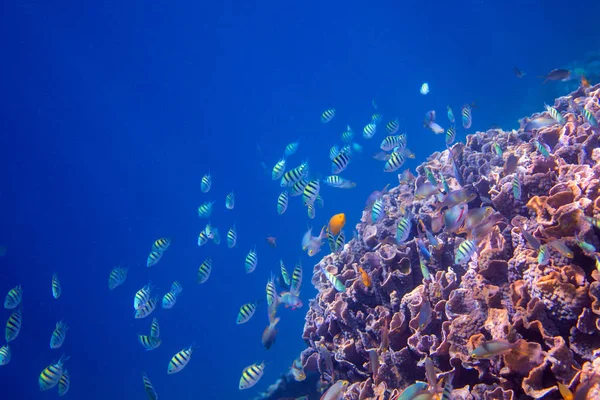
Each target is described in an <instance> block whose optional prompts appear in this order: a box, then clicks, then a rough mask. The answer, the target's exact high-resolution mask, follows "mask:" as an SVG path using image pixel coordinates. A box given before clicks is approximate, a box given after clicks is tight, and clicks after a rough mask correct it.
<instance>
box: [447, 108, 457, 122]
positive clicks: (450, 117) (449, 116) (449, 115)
mask: <svg viewBox="0 0 600 400" xmlns="http://www.w3.org/2000/svg"><path fill="white" fill-rule="evenodd" d="M447 108H448V121H450V122H451V123H454V121H455V120H454V112H453V111H452V108H450V106H447Z"/></svg>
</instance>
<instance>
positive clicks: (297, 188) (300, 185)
mask: <svg viewBox="0 0 600 400" xmlns="http://www.w3.org/2000/svg"><path fill="white" fill-rule="evenodd" d="M308 183H309V181H308V180H307V179H300V180H299V181H298V182H296V183H294V186H292V189H291V190H290V196H300V195H301V194H302V193H304V188H306V186H307V185H308Z"/></svg>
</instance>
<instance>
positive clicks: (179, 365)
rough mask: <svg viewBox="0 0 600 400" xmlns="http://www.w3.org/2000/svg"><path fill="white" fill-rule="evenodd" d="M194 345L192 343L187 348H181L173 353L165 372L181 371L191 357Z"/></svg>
mask: <svg viewBox="0 0 600 400" xmlns="http://www.w3.org/2000/svg"><path fill="white" fill-rule="evenodd" d="M194 348H195V345H194V344H192V345H191V346H190V347H189V348H187V349H183V350H181V351H180V352H179V353H177V354H175V355H174V356H173V357H172V358H171V361H169V367H168V368H167V374H175V373H177V372H181V370H182V369H184V368H185V366H186V365H188V363H189V362H190V360H191V359H192V353H193V352H194Z"/></svg>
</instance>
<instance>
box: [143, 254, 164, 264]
mask: <svg viewBox="0 0 600 400" xmlns="http://www.w3.org/2000/svg"><path fill="white" fill-rule="evenodd" d="M162 255H163V253H162V252H158V251H151V252H150V254H148V259H147V260H146V267H148V268H150V267H152V266H154V265H156V264H158V262H159V261H160V259H161V257H162Z"/></svg>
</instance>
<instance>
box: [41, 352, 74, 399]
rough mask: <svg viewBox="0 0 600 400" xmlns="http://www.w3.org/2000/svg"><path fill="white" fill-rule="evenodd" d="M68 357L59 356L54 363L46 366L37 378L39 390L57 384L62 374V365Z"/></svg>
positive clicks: (50, 387)
mask: <svg viewBox="0 0 600 400" xmlns="http://www.w3.org/2000/svg"><path fill="white" fill-rule="evenodd" d="M68 359H69V357H66V356H64V355H63V356H61V357H60V359H59V360H58V362H57V363H56V364H51V365H49V366H47V367H46V368H45V369H44V370H43V371H42V372H41V373H40V377H39V379H38V383H39V385H40V390H41V391H44V390H48V389H52V388H53V387H54V386H56V385H58V382H59V381H60V378H61V377H62V375H63V365H64V364H65V362H66V361H67V360H68Z"/></svg>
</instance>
